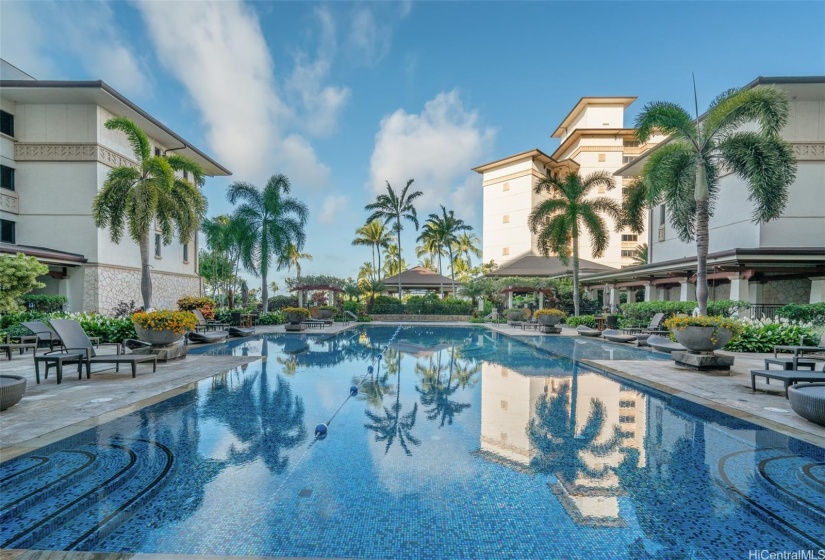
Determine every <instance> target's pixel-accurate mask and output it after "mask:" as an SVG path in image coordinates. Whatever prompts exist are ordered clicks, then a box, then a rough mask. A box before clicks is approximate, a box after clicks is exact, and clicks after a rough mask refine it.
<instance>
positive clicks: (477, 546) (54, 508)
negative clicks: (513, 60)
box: [0, 327, 825, 558]
mask: <svg viewBox="0 0 825 560" xmlns="http://www.w3.org/2000/svg"><path fill="white" fill-rule="evenodd" d="M396 333H397V334H396ZM393 335H395V336H396V338H395V339H392V337H393ZM391 339H392V340H393V343H392V344H388V343H389V341H390V340H391ZM207 352H211V353H233V354H244V355H261V356H265V357H266V359H265V361H264V360H262V361H257V362H253V363H251V364H249V365H248V366H244V367H240V368H237V369H235V370H232V371H230V372H227V373H226V374H224V375H221V376H217V377H215V378H211V379H206V380H204V381H202V382H201V383H200V384H199V385H198V386H197V389H196V390H194V391H191V392H189V393H185V394H182V395H179V396H176V397H173V398H171V399H169V400H167V401H163V402H161V403H158V404H156V405H154V406H150V407H148V408H145V409H143V410H141V411H139V412H136V413H134V414H131V415H128V416H125V417H122V418H120V419H118V420H115V421H112V422H110V423H108V424H105V425H102V426H100V427H98V428H96V429H93V430H89V431H87V432H84V433H82V434H79V435H77V436H73V437H71V438H68V439H66V440H63V441H60V442H57V443H55V444H53V445H50V446H49V447H47V448H43V449H40V450H38V451H36V452H33V453H31V454H29V455H25V456H21V457H18V458H16V459H13V460H11V461H7V462H5V463H3V464H1V465H0V483H2V492H0V521H2V522H0V547H2V548H35V549H47V550H64V549H66V550H68V549H72V550H94V551H109V552H148V553H162V554H173V553H182V554H222V555H261V556H315V557H324V556H333V557H363V558H747V557H748V556H747V555H748V554H749V552H751V551H760V550H768V551H797V550H818V549H820V548H822V546H823V545H822V543H823V542H825V462H823V461H824V460H825V452H824V451H823V450H822V449H820V448H817V447H814V446H811V445H809V444H806V443H804V442H800V441H797V440H794V439H792V438H789V437H787V436H784V435H781V434H778V433H776V432H773V431H770V430H767V429H764V428H761V427H758V426H755V425H752V424H750V423H747V422H744V421H742V420H738V419H735V418H731V417H729V416H726V415H723V414H720V413H717V412H713V411H710V410H708V409H705V408H703V407H699V406H696V405H693V404H691V403H688V402H686V401H682V400H680V399H678V398H675V397H672V396H669V395H664V394H661V393H653V392H650V391H649V390H646V389H643V388H642V387H638V386H635V385H632V384H630V383H628V382H626V381H623V380H620V379H618V378H613V377H611V376H609V375H607V374H604V373H600V372H598V371H594V370H592V369H590V368H587V367H585V366H583V365H581V364H579V363H577V362H575V361H574V358H575V359H576V360H579V359H624V360H626V359H658V358H657V357H656V356H655V355H654V354H652V353H648V352H644V351H641V350H637V349H635V348H629V347H622V346H618V345H613V344H605V343H602V342H598V341H592V340H580V339H576V338H568V337H539V336H536V337H524V338H519V339H516V338H510V337H506V336H502V335H498V334H496V333H492V332H490V331H487V330H485V329H481V328H436V327H410V328H406V329H402V330H400V331H398V332H397V329H396V328H394V327H361V328H358V329H355V330H351V331H345V332H343V333H340V334H338V335H336V336H325V335H313V336H307V335H280V336H277V335H269V336H266V337H260V338H257V339H247V340H241V341H235V342H232V343H230V344H227V345H223V346H220V347H218V348H217V349H211V350H207ZM382 353H383V359H382V360H380V361H376V358H377V357H378V356H379V355H381V354H382ZM370 365H373V367H374V369H373V373H372V374H368V372H367V367H368V366H370ZM362 381H363V383H361V382H362ZM353 384H355V385H358V386H359V392H358V394H357V396H355V397H350V387H351V386H352V385H353ZM319 423H327V424H328V425H329V432H328V435H327V437H326V438H324V439H320V440H316V439H315V437H314V429H315V426H316V425H317V424H319Z"/></svg>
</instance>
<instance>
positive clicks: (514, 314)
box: [507, 311, 524, 321]
mask: <svg viewBox="0 0 825 560" xmlns="http://www.w3.org/2000/svg"><path fill="white" fill-rule="evenodd" d="M507 319H508V320H510V321H523V320H524V312H523V311H511V312H510V313H508V314H507Z"/></svg>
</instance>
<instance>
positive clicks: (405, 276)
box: [382, 266, 461, 291]
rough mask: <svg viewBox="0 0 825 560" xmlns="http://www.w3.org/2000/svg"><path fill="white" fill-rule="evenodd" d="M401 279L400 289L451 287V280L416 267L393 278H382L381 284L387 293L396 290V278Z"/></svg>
mask: <svg viewBox="0 0 825 560" xmlns="http://www.w3.org/2000/svg"><path fill="white" fill-rule="evenodd" d="M399 276H400V277H401V288H402V289H405V288H406V289H408V290H409V289H431V288H438V287H440V286H445V287H446V286H451V285H452V282H453V281H452V279H450V278H447V277H446V276H443V275H441V274H438V273H437V272H433V271H432V270H430V269H429V268H425V267H423V266H416V267H415V268H410V269H408V270H405V271H404V272H402V273H401V274H400V275H399V274H396V275H394V276H389V277H387V278H384V280H382V282H383V283H384V285H385V286H386V290H387V291H392V289H393V288H395V289H396V290H397V289H398V277H399ZM460 284H461V283H460V282H456V285H457V286H458V285H460Z"/></svg>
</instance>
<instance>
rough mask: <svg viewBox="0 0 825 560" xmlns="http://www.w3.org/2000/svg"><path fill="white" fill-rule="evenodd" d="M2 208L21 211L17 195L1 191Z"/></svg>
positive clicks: (12, 211)
mask: <svg viewBox="0 0 825 560" xmlns="http://www.w3.org/2000/svg"><path fill="white" fill-rule="evenodd" d="M0 210H2V211H3V212H11V213H12V214H17V213H19V212H20V208H19V204H18V200H17V195H11V194H6V193H0Z"/></svg>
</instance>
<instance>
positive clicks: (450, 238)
mask: <svg viewBox="0 0 825 560" xmlns="http://www.w3.org/2000/svg"><path fill="white" fill-rule="evenodd" d="M472 229H473V227H472V226H470V225H468V224H466V223H464V220H462V219H460V218H456V217H455V212H453V211H452V210H450V211H449V212H448V211H447V209H446V208H444V205H443V204H442V205H441V215H438V214H430V215H429V217H428V218H427V221H426V223H425V224H424V227H423V228H421V235H420V236H419V237H418V239H419V240H421V239H422V238H429V239H432V240H433V241H432V242H433V243H434V244H435V245H437V246H441V247H442V248H443V249H446V251H447V253H448V255H449V257H450V277H451V279H452V282H453V291H452V294H453V296H455V267H454V266H453V262H454V258H453V251H454V249H455V245H456V243H457V241H458V234H459V233H460V232H467V231H471V230H472ZM438 268H439V270H441V256H440V255H439V258H438Z"/></svg>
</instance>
